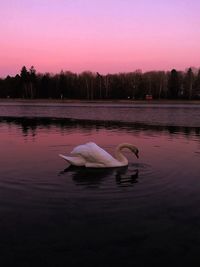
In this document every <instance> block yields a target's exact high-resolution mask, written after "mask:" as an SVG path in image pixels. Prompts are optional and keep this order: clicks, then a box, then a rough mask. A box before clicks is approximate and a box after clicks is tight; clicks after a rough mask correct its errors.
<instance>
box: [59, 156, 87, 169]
mask: <svg viewBox="0 0 200 267" xmlns="http://www.w3.org/2000/svg"><path fill="white" fill-rule="evenodd" d="M59 156H60V157H61V158H63V159H64V160H66V161H67V162H68V163H69V164H72V165H75V166H85V160H84V159H83V158H82V157H79V156H77V157H69V156H65V155H62V154H59Z"/></svg>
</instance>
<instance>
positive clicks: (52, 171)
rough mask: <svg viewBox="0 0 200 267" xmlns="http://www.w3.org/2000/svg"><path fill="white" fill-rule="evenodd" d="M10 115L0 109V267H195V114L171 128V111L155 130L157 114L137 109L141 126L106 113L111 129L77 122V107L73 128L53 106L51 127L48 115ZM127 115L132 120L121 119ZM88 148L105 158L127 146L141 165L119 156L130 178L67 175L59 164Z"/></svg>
mask: <svg viewBox="0 0 200 267" xmlns="http://www.w3.org/2000/svg"><path fill="white" fill-rule="evenodd" d="M15 108H16V109H15V112H14V105H12V107H11V109H10V107H9V106H8V105H4V106H3V108H2V107H1V109H0V111H1V112H0V151H1V159H0V203H1V205H0V254H1V257H0V262H1V266H8V265H9V266H15V265H16V263H18V265H21V266H81V265H84V266H183V265H188V266H199V264H200V256H199V251H200V209H199V203H200V175H199V174H200V127H199V126H200V124H198V119H199V116H197V114H199V111H200V108H199V107H198V106H195V107H194V106H193V107H185V106H184V107H182V108H181V107H180V106H178V107H177V108H176V107H175V106H173V114H174V118H175V117H176V116H175V114H179V117H180V118H181V120H179V121H177V122H176V123H174V121H176V120H178V119H177V118H176V119H175V120H173V119H172V118H171V115H170V114H171V112H172V111H171V109H170V107H165V108H164V107H160V110H162V112H163V114H159V115H158V116H157V122H156V123H149V121H150V118H151V115H152V117H153V118H154V117H155V114H156V112H155V111H154V107H153V108H152V107H150V108H151V109H153V111H152V113H151V112H150V110H149V108H146V107H142V106H141V107H140V112H139V113H140V115H138V116H139V117H138V118H142V117H143V118H145V116H146V117H147V120H146V121H145V120H143V119H142V120H139V119H138V120H135V119H133V117H131V115H130V114H131V113H132V114H133V113H135V112H136V111H135V110H137V109H135V110H134V109H133V108H132V107H131V108H129V107H125V110H124V108H123V107H120V108H119V109H118V108H117V107H116V106H115V107H114V108H113V109H114V110H113V109H112V107H109V110H110V112H109V113H108V114H107V117H108V120H109V121H106V120H105V119H106V117H105V116H104V120H102V119H101V121H94V120H93V121H91V120H88V119H92V118H91V117H89V118H87V120H81V119H82V116H83V110H84V107H81V109H80V107H78V106H77V107H76V109H75V107H73V108H74V109H75V110H76V111H75V112H74V114H76V116H77V117H76V119H77V120H75V119H73V120H71V119H65V118H63V114H65V115H66V113H67V112H68V111H67V107H64V109H62V108H61V107H60V106H59V107H56V106H55V108H56V109H57V113H56V112H54V113H53V115H54V116H53V117H54V118H55V117H56V119H52V118H51V116H50V114H51V112H52V111H51V107H50V106H48V107H42V108H41V106H40V107H38V108H37V106H36V105H35V106H34V107H31V109H32V111H31V114H30V113H28V110H29V108H30V107H28V108H27V109H26V108H25V107H21V106H19V105H18V106H17V107H15ZM106 108H107V109H108V107H106ZM138 108H139V107H138ZM19 109H22V110H24V111H23V112H21V113H20V112H19ZM40 109H42V110H43V112H46V113H47V114H49V115H48V116H45V117H46V118H44V114H42V117H41V116H39V115H38V114H35V112H37V111H38V110H39V111H40ZM85 109H86V113H87V112H88V109H91V110H93V111H95V112H96V109H95V108H93V109H92V107H85ZM103 109H105V107H102V109H101V107H98V110H99V112H98V113H97V114H96V117H98V116H100V114H101V111H102V110H103ZM157 109H158V107H157ZM180 109H181V110H182V111H181V110H180ZM2 110H3V111H2ZM6 110H7V112H6ZM58 110H59V112H60V113H59V112H58ZM126 110H128V111H129V118H132V119H127V120H125V119H124V120H122V119H121V117H123V116H122V114H124V113H126V112H125V111H126ZM133 110H134V111H133ZM186 110H187V111H186ZM48 111H49V112H48ZM62 111H63V112H62ZM12 112H14V114H12ZM70 112H72V111H70ZM181 112H182V117H181ZM79 113H80V114H79ZM102 113H103V111H102ZM114 113H115V114H116V113H118V114H120V115H118V116H119V117H118V119H115V118H114V119H113V116H112V114H114ZM142 113H143V114H142ZM147 113H148V115H147ZM160 113H161V111H160ZM194 113H195V114H196V115H195V116H194V118H193V114H194ZM78 114H79V116H78ZM88 114H90V112H89V113H88ZM145 114H146V115H145ZM185 114H187V115H185ZM22 115H23V117H22ZM25 115H26V117H25ZM30 116H31V118H30ZM88 116H90V115H88ZM91 116H94V117H95V114H94V113H93V114H92V115H91ZM120 116H121V117H120ZM135 116H136V115H135ZM184 116H185V117H184ZM47 117H49V118H47ZM59 117H60V118H59ZM65 117H66V118H67V117H70V116H65ZM71 117H73V116H71ZM161 117H165V118H168V120H167V119H166V121H165V122H162V121H161V122H160V123H158V122H159V120H160V118H161ZM189 117H190V118H191V121H190V123H189V124H188V123H187V124H186V123H185V121H186V120H188V118H189ZM158 118H159V120H158ZM172 122H173V123H172ZM88 141H94V142H96V143H97V144H99V145H100V146H102V147H103V148H104V149H106V150H108V151H109V152H110V153H113V152H114V149H115V146H116V145H117V144H119V143H122V142H130V143H133V144H135V145H136V146H138V148H139V150H140V158H139V160H137V159H136V158H134V157H133V156H132V154H131V153H126V155H127V157H128V159H129V162H130V163H129V166H128V167H127V168H116V169H115V168H114V169H85V168H67V164H66V163H65V161H63V160H62V159H60V158H59V157H58V154H59V153H65V154H67V153H69V152H70V151H71V150H72V148H73V147H74V146H76V145H78V144H82V143H85V142H88Z"/></svg>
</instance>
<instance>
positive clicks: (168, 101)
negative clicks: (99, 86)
mask: <svg viewBox="0 0 200 267" xmlns="http://www.w3.org/2000/svg"><path fill="white" fill-rule="evenodd" d="M1 102H2V103H14V102H15V103H34V104H37V103H38V104H41V103H52V104H53V103H57V104H128V105H130V104H134V105H135V104H136V105H137V104H146V105H148V104H165V105H166V104H168V105H173V104H174V105H178V104H188V105H194V104H195V105H200V100H171V99H161V100H123V99H108V100H107V99H103V100H86V99H23V98H0V103H1Z"/></svg>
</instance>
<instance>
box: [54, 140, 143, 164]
mask: <svg viewBox="0 0 200 267" xmlns="http://www.w3.org/2000/svg"><path fill="white" fill-rule="evenodd" d="M123 148H128V149H130V150H131V151H132V152H133V153H134V154H135V155H136V157H138V149H137V148H136V147H135V146H133V145H132V144H128V143H123V144H120V145H118V146H117V148H116V151H115V157H116V158H114V157H113V156H111V155H110V154H109V153H108V152H106V151H105V150H104V149H102V148H101V147H99V146H98V145H96V144H95V143H93V142H89V143H86V144H84V145H80V146H77V147H75V148H74V149H73V150H72V152H71V155H72V156H65V155H62V154H60V155H59V156H60V157H62V158H63V159H65V160H66V161H68V162H69V163H70V164H71V165H75V166H85V167H90V168H108V167H122V166H127V165H128V160H127V158H126V157H125V156H124V155H123V154H122V153H121V150H122V149H123Z"/></svg>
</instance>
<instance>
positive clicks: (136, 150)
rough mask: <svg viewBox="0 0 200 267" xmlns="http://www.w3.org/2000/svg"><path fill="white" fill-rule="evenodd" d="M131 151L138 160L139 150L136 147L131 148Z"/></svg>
mask: <svg viewBox="0 0 200 267" xmlns="http://www.w3.org/2000/svg"><path fill="white" fill-rule="evenodd" d="M131 151H132V152H133V153H134V154H135V155H136V157H137V158H139V150H138V148H137V147H132V148H131Z"/></svg>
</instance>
